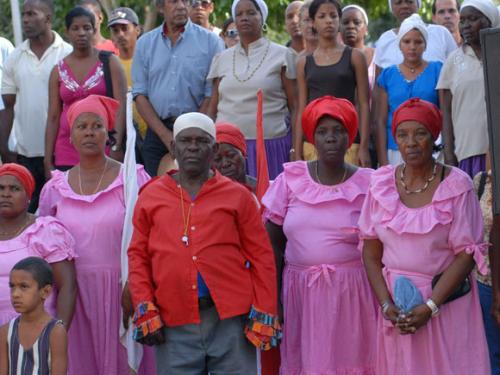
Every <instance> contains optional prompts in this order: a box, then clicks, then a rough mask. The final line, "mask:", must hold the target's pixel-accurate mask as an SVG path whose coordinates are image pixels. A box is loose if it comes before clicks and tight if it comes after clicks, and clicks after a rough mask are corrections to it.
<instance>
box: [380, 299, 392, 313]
mask: <svg viewBox="0 0 500 375" xmlns="http://www.w3.org/2000/svg"><path fill="white" fill-rule="evenodd" d="M390 306H391V301H389V300H387V301H385V302H384V303H383V304H382V305H381V306H380V307H381V308H382V314H384V315H385V314H386V313H387V310H389V307H390Z"/></svg>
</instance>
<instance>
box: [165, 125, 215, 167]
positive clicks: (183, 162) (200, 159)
mask: <svg viewBox="0 0 500 375" xmlns="http://www.w3.org/2000/svg"><path fill="white" fill-rule="evenodd" d="M172 146H173V150H174V151H173V153H174V156H175V159H176V160H177V163H178V164H179V170H180V171H182V172H185V173H187V174H189V175H192V176H197V175H200V174H202V173H204V172H207V171H208V170H209V169H210V167H211V164H212V160H213V158H214V155H215V153H216V152H217V149H218V145H217V143H215V140H214V139H213V138H212V137H211V136H210V135H209V134H208V133H206V132H204V131H203V130H201V129H199V128H187V129H184V130H183V131H181V132H180V133H179V134H177V136H176V137H175V141H174V142H173V144H172Z"/></svg>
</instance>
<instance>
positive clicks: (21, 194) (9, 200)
mask: <svg viewBox="0 0 500 375" xmlns="http://www.w3.org/2000/svg"><path fill="white" fill-rule="evenodd" d="M28 206H29V199H28V195H27V194H26V190H24V187H23V185H22V184H21V182H20V181H19V180H18V179H17V178H16V177H14V176H10V175H4V176H0V217H2V218H4V219H13V218H16V217H17V216H19V215H21V214H22V213H24V212H26V210H27V209H28Z"/></svg>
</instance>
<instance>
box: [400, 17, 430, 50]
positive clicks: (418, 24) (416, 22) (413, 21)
mask: <svg viewBox="0 0 500 375" xmlns="http://www.w3.org/2000/svg"><path fill="white" fill-rule="evenodd" d="M414 29H416V30H418V31H420V33H421V34H422V36H423V37H424V40H425V44H427V38H428V34H427V26H426V24H425V23H424V21H422V18H420V16H419V15H418V14H417V13H413V14H412V15H411V16H410V17H408V18H407V19H405V20H404V21H403V22H402V23H401V26H399V32H398V44H399V43H400V42H401V39H403V37H404V36H405V35H406V34H407V33H409V32H410V31H411V30H414Z"/></svg>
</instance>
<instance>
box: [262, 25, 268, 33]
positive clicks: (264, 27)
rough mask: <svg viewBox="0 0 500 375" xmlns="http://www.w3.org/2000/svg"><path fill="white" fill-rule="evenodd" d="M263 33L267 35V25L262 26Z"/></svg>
mask: <svg viewBox="0 0 500 375" xmlns="http://www.w3.org/2000/svg"><path fill="white" fill-rule="evenodd" d="M262 31H263V32H264V33H267V23H264V24H263V25H262Z"/></svg>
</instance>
